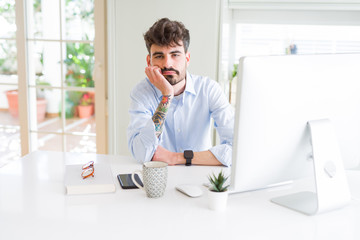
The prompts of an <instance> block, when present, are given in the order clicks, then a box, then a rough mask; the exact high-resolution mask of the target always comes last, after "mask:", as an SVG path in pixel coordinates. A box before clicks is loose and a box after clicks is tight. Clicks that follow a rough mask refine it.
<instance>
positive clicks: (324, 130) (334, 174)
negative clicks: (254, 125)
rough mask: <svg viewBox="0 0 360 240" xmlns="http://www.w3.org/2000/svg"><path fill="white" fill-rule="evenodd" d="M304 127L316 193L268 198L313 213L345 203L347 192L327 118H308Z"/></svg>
mask: <svg viewBox="0 0 360 240" xmlns="http://www.w3.org/2000/svg"><path fill="white" fill-rule="evenodd" d="M308 128H309V131H310V136H311V143H312V148H313V162H314V175H315V187H316V193H315V192H299V193H295V194H291V195H286V196H281V197H276V198H273V199H271V201H272V202H273V203H276V204H279V205H281V206H284V207H287V208H290V209H292V210H295V211H298V212H301V213H304V214H307V215H315V214H318V213H322V212H327V211H331V210H333V209H337V208H341V207H343V206H345V205H347V204H348V203H349V202H350V200H351V195H350V191H349V187H348V183H347V178H346V175H345V170H344V166H343V163H342V159H341V155H340V149H339V146H338V143H337V139H336V136H335V132H334V129H333V127H332V124H331V122H330V120H328V119H321V120H314V121H309V122H308Z"/></svg>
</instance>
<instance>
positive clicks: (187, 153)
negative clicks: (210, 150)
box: [184, 150, 194, 166]
mask: <svg viewBox="0 0 360 240" xmlns="http://www.w3.org/2000/svg"><path fill="white" fill-rule="evenodd" d="M193 157H194V153H193V151H192V150H185V151H184V158H185V159H186V163H185V166H191V160H192V159H193Z"/></svg>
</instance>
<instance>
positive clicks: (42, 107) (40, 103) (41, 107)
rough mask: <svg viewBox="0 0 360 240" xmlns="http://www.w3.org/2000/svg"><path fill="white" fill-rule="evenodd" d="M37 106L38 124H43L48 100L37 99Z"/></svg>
mask: <svg viewBox="0 0 360 240" xmlns="http://www.w3.org/2000/svg"><path fill="white" fill-rule="evenodd" d="M36 105H37V106H36V112H37V120H38V122H42V121H44V120H45V114H46V100H45V99H44V98H39V99H36Z"/></svg>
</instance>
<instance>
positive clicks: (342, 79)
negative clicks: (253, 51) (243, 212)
mask: <svg viewBox="0 0 360 240" xmlns="http://www.w3.org/2000/svg"><path fill="white" fill-rule="evenodd" d="M235 107H236V115H235V132H234V143H233V161H232V168H231V191H232V192H241V191H247V190H254V189H260V188H264V187H267V186H271V185H273V184H277V183H281V182H284V181H289V180H294V179H298V178H302V177H305V176H308V175H309V174H312V172H313V160H312V146H311V139H310V134H309V129H308V127H307V123H308V121H312V120H318V119H329V120H330V122H331V124H332V126H333V127H334V131H335V135H336V138H337V142H338V145H339V148H340V152H341V157H342V161H343V165H344V166H345V168H347V169H349V168H353V167H356V166H357V165H358V164H359V160H360V54H327V55H286V56H258V57H242V58H241V59H240V62H239V70H238V80H237V97H236V106H235Z"/></svg>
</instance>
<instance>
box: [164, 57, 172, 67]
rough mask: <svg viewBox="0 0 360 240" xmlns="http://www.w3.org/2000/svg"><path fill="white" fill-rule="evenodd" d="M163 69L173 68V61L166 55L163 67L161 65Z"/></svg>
mask: <svg viewBox="0 0 360 240" xmlns="http://www.w3.org/2000/svg"><path fill="white" fill-rule="evenodd" d="M163 67H165V68H172V67H173V59H172V58H171V57H170V56H168V55H166V56H165V57H164V65H163Z"/></svg>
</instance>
